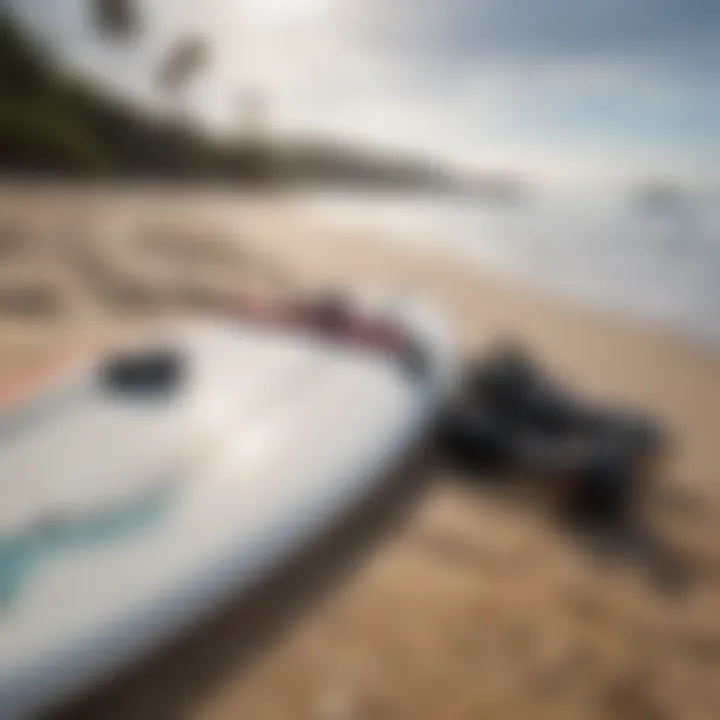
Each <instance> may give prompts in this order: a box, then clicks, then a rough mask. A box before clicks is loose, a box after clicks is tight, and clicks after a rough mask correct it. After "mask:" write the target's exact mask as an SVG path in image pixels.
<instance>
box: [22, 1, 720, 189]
mask: <svg viewBox="0 0 720 720" xmlns="http://www.w3.org/2000/svg"><path fill="white" fill-rule="evenodd" d="M10 1H11V2H14V4H15V5H16V6H17V7H18V9H20V10H21V12H22V14H23V16H24V18H25V19H26V20H27V21H28V23H30V25H31V26H32V27H33V28H34V29H35V30H36V31H37V32H38V33H40V34H42V35H43V36H44V37H46V38H47V39H48V42H49V43H50V45H51V47H52V50H53V52H56V53H57V54H58V55H59V56H62V57H63V58H64V59H65V60H66V61H69V62H71V63H73V64H74V65H76V66H80V67H81V68H83V69H84V70H86V71H87V72H89V73H90V74H92V75H94V76H96V77H98V78H100V79H101V80H102V81H103V82H105V83H106V84H109V85H111V86H112V87H114V88H116V89H117V90H118V91H120V92H123V93H129V94H131V95H132V96H135V97H137V98H138V99H140V101H142V102H146V103H149V104H156V105H157V103H158V102H159V100H158V97H157V93H156V91H155V89H154V87H153V69H154V68H155V67H157V64H158V62H159V60H160V58H161V57H162V56H163V53H165V52H166V51H167V48H168V47H169V46H170V45H171V43H172V42H173V40H174V39H177V38H178V37H182V36H183V35H186V34H188V33H192V34H201V35H202V36H203V37H206V38H207V39H208V41H209V43H210V47H211V54H210V58H209V61H208V66H207V67H206V68H205V69H204V71H203V72H202V73H201V74H199V75H198V77H197V78H196V79H195V80H194V82H193V83H192V85H191V86H189V87H188V89H187V92H186V94H185V95H184V97H183V98H182V100H180V99H178V100H176V102H183V103H185V106H186V107H189V108H190V109H191V111H192V112H193V113H194V114H195V116H196V117H197V118H198V120H199V121H201V122H203V123H206V124H208V125H209V126H210V127H212V128H214V129H216V130H219V131H223V132H230V131H235V130H236V129H237V127H238V125H239V124H240V120H241V117H242V116H241V113H239V108H240V107H242V105H241V102H240V100H239V98H241V97H244V96H245V95H246V94H247V92H248V91H252V92H257V91H260V92H262V94H263V96H264V97H266V98H267V120H268V123H269V126H270V127H271V128H272V130H273V132H275V133H277V134H278V135H289V136H296V135H305V136H307V135H314V136H318V135H320V136H331V137H334V138H340V139H345V140H347V141H352V142H354V143H359V144H363V145H366V146H370V147H382V148H389V149H391V150H392V149H394V150H396V151H401V152H423V153H425V154H428V155H431V156H433V157H438V158H441V159H445V160H447V161H449V162H451V163H453V164H455V165H456V166H458V167H462V168H467V169H471V170H474V169H478V168H482V169H486V168H490V169H501V170H510V171H515V172H519V173H523V174H525V175H528V176H531V177H537V178H538V179H545V180H547V179H550V180H553V179H554V180H557V181H558V182H565V183H577V182H588V183H593V182H603V183H607V182H612V183H617V182H621V183H625V184H627V183H631V182H634V181H637V180H642V179H644V178H646V177H648V178H650V177H653V178H654V177H663V178H665V177H666V178H668V179H670V180H677V181H680V182H685V183H690V184H693V185H695V184H697V185H700V186H703V185H712V186H713V187H720V84H719V83H718V82H717V77H716V76H717V69H718V67H720V2H718V1H717V0H138V3H139V5H140V6H141V8H140V9H141V14H142V21H143V32H142V33H141V34H140V35H139V36H138V37H137V38H134V39H133V40H131V41H127V42H114V43H107V42H105V43H103V42H100V41H99V40H98V38H97V37H96V36H95V35H94V34H93V32H92V29H91V28H90V27H89V22H88V16H87V2H88V0H10Z"/></svg>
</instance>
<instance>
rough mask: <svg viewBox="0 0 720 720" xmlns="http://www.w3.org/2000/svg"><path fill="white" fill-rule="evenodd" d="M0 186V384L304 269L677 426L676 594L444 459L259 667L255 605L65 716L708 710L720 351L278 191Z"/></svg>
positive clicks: (718, 697) (277, 635)
mask: <svg viewBox="0 0 720 720" xmlns="http://www.w3.org/2000/svg"><path fill="white" fill-rule="evenodd" d="M1 197H2V199H1V200H0V373H1V374H2V378H3V386H4V388H6V390H5V391H4V392H6V393H7V392H8V389H10V390H11V391H12V390H14V391H17V388H18V386H19V383H22V382H25V380H24V378H27V377H28V376H29V375H30V376H33V377H37V375H38V374H40V373H42V372H43V369H44V368H48V367H51V366H52V364H53V363H54V362H56V360H57V358H58V357H63V356H68V355H72V354H75V353H77V352H80V351H82V350H83V349H87V348H89V347H95V346H97V344H98V343H102V342H105V341H106V340H108V339H109V338H111V337H114V336H116V335H117V334H118V333H119V332H124V331H126V330H127V329H132V328H134V327H135V326H136V325H137V324H138V323H144V322H146V320H147V318H148V317H158V318H160V317H164V316H167V315H168V314H171V315H172V314H176V313H178V312H187V311H198V310H204V309H208V308H212V307H213V306H214V303H216V302H222V301H223V300H224V299H225V298H227V297H230V296H232V293H233V292H234V290H235V288H236V287H237V286H238V284H239V283H243V287H246V286H248V285H253V286H257V287H264V286H267V285H270V284H277V283H278V282H284V281H285V276H284V275H283V273H284V274H286V275H287V276H288V277H289V278H292V279H299V281H300V283H301V284H303V285H307V286H314V285H328V284H332V285H337V284H343V285H344V284H351V285H357V286H361V287H368V286H371V287H375V288H392V289H403V290H415V291H419V292H421V293H422V294H424V295H426V296H428V297H431V298H432V299H433V300H434V301H435V302H437V303H438V304H439V305H440V306H441V307H442V309H443V310H444V311H445V312H446V313H447V315H448V317H449V318H450V320H451V321H452V323H453V327H454V328H455V331H456V336H457V340H458V345H459V347H460V348H461V349H462V350H473V349H480V350H481V349H482V348H483V347H485V346H487V344H489V343H490V342H491V341H492V340H493V339H495V338H496V337H497V336H499V335H507V334H512V335H518V336H520V337H522V338H523V339H525V340H526V341H527V342H528V343H529V344H530V346H531V347H532V348H534V349H535V351H536V352H537V353H538V354H539V355H540V356H541V357H542V358H543V359H544V360H546V361H547V362H548V363H549V364H550V365H551V367H553V368H554V369H555V370H557V371H558V372H559V373H560V374H563V375H565V376H566V377H567V378H569V379H571V380H573V381H575V382H577V383H578V384H579V385H580V386H581V387H583V388H584V389H586V390H587V391H588V392H590V393H595V394H597V395H598V396H600V397H603V398H606V399H618V400H622V401H625V402H631V403H635V404H637V405H639V406H640V407H642V408H646V409H648V410H650V411H653V412H655V413H657V414H658V415H659V416H660V417H662V418H663V419H664V420H665V421H666V422H667V424H668V425H669V427H670V428H671V430H672V432H673V436H674V438H675V448H674V452H673V457H672V461H671V463H670V464H669V467H668V471H667V478H664V479H663V482H662V487H661V490H660V491H659V492H657V493H656V496H655V497H654V498H653V499H652V502H650V503H649V509H648V515H649V522H650V524H651V525H652V527H653V528H655V529H656V532H657V534H658V537H659V538H660V539H661V540H662V542H663V543H664V544H665V545H666V546H667V547H668V548H669V549H671V550H672V552H673V553H674V554H676V555H677V557H678V558H679V559H680V560H681V561H682V562H683V564H684V567H685V570H686V572H687V576H688V579H689V583H688V585H687V587H686V588H685V590H684V592H680V593H671V594H669V593H667V592H663V591H661V590H660V589H659V588H658V587H657V585H656V584H655V583H653V581H652V579H651V578H650V577H649V575H648V573H647V572H645V569H644V568H643V567H641V566H640V565H639V564H638V563H635V562H620V563H618V562H614V563H612V562H601V561H600V560H599V559H598V558H597V557H596V556H593V555H592V554H591V553H589V552H588V551H587V547H586V545H584V544H583V543H582V542H580V541H579V539H578V538H577V537H575V536H573V535H572V534H570V533H568V532H566V531H564V530H563V529H562V528H560V527H559V526H558V525H557V524H556V523H554V522H553V521H552V520H551V518H550V517H549V516H548V515H547V514H546V513H543V512H542V511H540V510H539V509H538V508H536V507H533V506H532V504H527V503H522V502H519V501H514V500H513V499H512V498H510V497H502V496H494V495H491V494H490V493H488V492H487V491H483V490H482V488H473V487H470V486H467V485H465V484H463V483H461V482H459V481H458V480H459V479H458V478H456V477H453V476H451V474H450V473H448V472H446V471H442V470H440V469H437V470H434V471H433V472H432V477H431V481H432V482H431V483H430V484H429V485H428V486H427V487H425V488H424V490H423V492H422V493H421V494H420V495H419V496H417V497H415V499H414V501H413V502H414V504H413V505H410V506H409V507H410V508H411V512H409V513H407V514H406V515H400V516H399V517H398V518H397V519H396V520H395V521H394V522H392V523H390V525H389V526H388V528H387V529H386V530H385V531H384V535H383V540H382V542H376V543H375V544H374V545H372V546H368V547H366V549H365V551H364V552H363V553H362V554H360V555H357V556H355V560H354V562H355V563H356V564H355V566H354V571H353V572H351V573H349V574H348V573H346V574H344V575H342V576H340V577H341V579H338V580H337V581H336V582H334V583H332V585H331V586H330V587H329V588H327V589H326V590H325V591H324V592H323V593H321V594H320V595H318V597H316V598H315V599H314V601H313V602H311V603H308V604H306V605H305V606H304V608H303V611H302V613H300V614H299V615H296V616H295V617H294V619H293V620H291V621H286V622H284V623H283V624H282V626H281V629H280V630H276V631H275V632H274V633H273V634H271V635H268V641H267V642H265V643H263V645H262V648H259V649H258V650H257V651H256V652H255V653H254V654H253V656H252V661H250V662H248V661H247V658H246V657H245V656H244V655H243V653H242V652H241V648H242V646H243V641H244V638H245V636H246V634H247V622H248V617H250V610H249V609H248V608H247V607H245V606H241V607H238V608H229V609H228V610H227V611H226V612H225V613H224V614H223V616H222V617H221V618H220V619H218V620H216V621H213V623H211V624H210V625H208V627H206V628H205V629H203V630H202V631H201V632H199V633H196V634H195V635H194V636H193V637H191V638H189V639H187V640H184V641H183V642H180V643H178V644H177V645H175V646H174V647H173V648H172V649H171V650H170V651H168V652H166V653H164V654H162V655H161V656H159V657H158V658H157V659H155V660H154V661H152V662H150V663H148V664H147V665H144V666H142V667H141V668H138V669H136V670H135V672H134V673H133V674H131V675H130V676H128V677H126V678H124V679H121V680H120V681H118V682H116V683H114V684H113V685H112V686H111V687H109V688H107V689H105V690H103V691H102V692H100V693H99V694H97V695H95V696H94V697H92V698H91V699H90V700H89V701H88V702H85V703H82V704H81V705H80V706H78V707H74V708H72V709H71V710H70V711H68V712H67V713H65V716H67V717H75V718H77V717H103V718H105V717H117V718H127V717H133V718H145V717H147V718H153V720H158V719H159V718H165V717H189V718H203V719H208V720H224V719H225V718H246V719H251V720H252V719H255V718H257V719H259V720H272V719H275V718H277V719H278V720H279V719H281V718H288V719H290V718H293V719H295V718H297V719H298V720H303V719H305V718H308V719H313V720H315V719H316V720H354V719H356V718H357V719H358V720H363V719H367V720H370V719H374V720H379V719H380V718H388V719H394V718H398V719H400V718H403V719H404V718H407V719H408V720H425V719H428V720H444V719H446V718H447V719H448V720H455V719H456V718H457V719H463V720H464V719H468V720H470V719H471V718H478V719H479V718H513V719H514V718H518V719H523V720H524V719H526V718H551V719H552V720H560V719H561V718H625V717H627V718H642V719H647V720H650V719H658V720H659V719H664V718H678V719H680V718H682V719H686V718H693V719H694V718H697V719H698V720H700V719H701V718H707V719H708V720H714V719H715V718H718V717H720V683H718V677H719V676H720V484H719V483H718V482H717V480H718V479H717V478H716V470H717V469H718V467H720V442H718V441H720V437H719V436H718V428H720V362H719V361H718V357H717V356H714V355H712V354H710V353H708V352H707V351H701V350H698V349H693V348H690V347H687V346H684V345H682V344H680V343H679V342H677V341H676V340H673V339H672V338H670V337H668V336H663V335H662V334H659V333H655V332H650V331H644V330H640V329H637V328H634V327H632V326H630V325H629V324H625V323H624V322H622V321H621V320H617V319H612V320H611V319H608V318H607V317H604V316H603V315H601V314H599V313H593V312H590V311H587V310H579V309H575V308H572V307H569V306H567V305H564V304H561V303H559V302H557V301H555V300H551V299H548V298H545V297H542V296H541V295H539V294H536V293H532V292H527V291H523V290H519V289H516V288H509V287H507V286H506V285H504V284H503V283H501V282H498V281H496V280H494V279H492V278H489V277H485V276H483V275H482V273H481V272H480V271H479V270H477V269H476V268H472V267H468V266H466V265H463V264H462V263H460V262H459V261H457V260H453V259H451V258H446V257H442V256H440V255H439V254H430V253H429V252H427V251H422V252H421V251H417V252H411V251H409V250H408V249H407V248H406V247H403V248H400V247H398V246H393V245H392V244H391V243H387V242H384V241H383V240H382V239H381V238H368V237H362V236H360V235H359V234H357V233H356V234H353V233H350V232H340V231H338V230H337V229H330V228H328V227H323V226H321V225H320V224H319V223H317V222H313V221H310V220H309V219H308V218H306V217H303V216H302V214H301V213H299V212H296V211H293V210H292V209H290V208H289V207H287V206H286V205H284V204H283V203H282V202H279V201H270V200H267V199H265V200H250V199H244V200H242V201H238V200H237V199H236V198H233V197H231V196H229V195H225V196H223V195H221V194H212V193H204V194H191V193H188V192H185V193H182V194H180V193H165V194H163V193H160V192H158V191H149V190H148V191H147V192H142V193H138V192H136V193H129V192H109V191H102V190H98V191H95V192H92V193H90V192H88V191H83V192H80V191H71V190H64V191H62V192H60V191H59V190H57V189H47V190H45V191H40V190H18V189H16V190H11V189H5V190H4V191H3V194H2V196H1ZM285 592H286V593H292V592H293V591H291V590H286V591H285ZM298 592H299V591H298ZM286 599H290V598H287V597H286ZM269 602H270V601H269V600H267V599H266V597H265V596H261V597H260V598H259V599H257V600H256V604H259V605H263V604H267V603H269ZM243 623H245V625H243ZM279 627H280V626H279Z"/></svg>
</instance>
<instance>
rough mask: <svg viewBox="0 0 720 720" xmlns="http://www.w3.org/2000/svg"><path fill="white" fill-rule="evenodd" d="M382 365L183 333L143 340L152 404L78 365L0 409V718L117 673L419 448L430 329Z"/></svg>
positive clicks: (264, 340) (433, 331) (308, 337)
mask: <svg viewBox="0 0 720 720" xmlns="http://www.w3.org/2000/svg"><path fill="white" fill-rule="evenodd" d="M395 320H396V322H398V323H401V324H402V325H403V327H404V328H405V330H406V331H407V332H409V333H411V334H412V335H413V337H414V338H415V340H417V341H418V343H419V346H420V347H421V349H422V352H423V355H424V362H423V365H422V367H421V368H420V369H418V368H417V367H409V366H408V365H407V363H406V362H405V360H406V359H404V358H402V357H399V356H396V355H394V354H393V353H392V352H379V351H378V350H377V348H375V347H366V346H364V345H363V344H362V343H352V342H345V341H343V340H337V339H332V338H327V337H320V336H317V335H316V334H313V333H307V332H303V331H302V330H301V329H300V330H292V331H287V330H279V329H277V328H274V327H264V326H262V325H257V324H255V323H245V322H236V321H234V320H217V321H196V322H193V323H187V324H183V325H180V326H177V327H175V328H172V329H170V330H168V332H167V334H166V336H164V337H162V338H155V339H154V340H153V341H152V342H151V343H146V344H148V345H149V346H152V345H153V344H157V345H158V346H159V347H163V348H168V347H172V348H174V349H175V350H176V351H177V353H178V357H180V358H181V359H182V367H183V368H184V370H185V372H184V374H183V375H182V377H181V378H180V379H179V380H178V379H176V380H175V381H174V382H169V383H168V388H165V389H164V390H163V391H161V392H152V391H151V392H133V391H127V389H123V388H120V389H118V388H117V387H114V388H113V387H108V386H106V385H104V384H103V383H102V382H100V379H101V378H102V373H101V370H100V369H99V368H98V367H96V366H94V365H90V366H88V367H84V368H81V369H79V370H77V371H76V372H74V373H72V374H70V375H68V376H66V377H64V378H63V380H62V381H58V382H56V383H55V384H54V385H52V386H51V387H49V388H48V389H47V390H46V391H45V392H44V393H42V394H40V395H38V396H37V397H36V398H34V399H33V400H32V401H30V402H28V403H25V404H24V405H22V406H20V407H17V408H14V409H12V410H10V411H8V412H6V413H5V414H3V415H0V717H2V718H5V719H7V718H15V717H26V716H27V715H28V714H32V713H33V712H36V711H38V710H42V709H43V708H45V707H47V706H48V705H49V704H52V703H54V702H56V701H58V700H61V699H63V698H65V697H67V696H69V695H72V694H74V693H76V692H78V691H80V690H83V689H85V688H87V687H88V686H89V685H91V684H92V683H94V682H97V681H99V680H101V679H103V678H104V677H107V676H108V675H109V674H110V673H111V672H112V671H114V670H116V669H117V668H118V667H120V666H122V665H125V664H127V663H129V662H131V661H132V660H134V659H136V658H137V657H139V656H140V655H142V654H143V653H145V652H146V651H148V650H149V649H151V648H153V647H155V646H156V645H158V644H159V643H161V642H162V641H163V640H166V639H168V638H169V637H170V636H171V635H172V634H173V633H176V632H177V631H179V630H181V629H182V628H184V627H185V626H187V625H189V624H190V623H192V622H193V621H194V620H197V619H198V618H199V617H200V616H201V615H202V614H203V613H207V612H208V611H210V610H211V609H212V608H213V606H215V605H216V604H217V603H218V602H220V601H221V600H222V599H224V598H226V597H227V596H230V595H234V594H238V593H242V592H243V591H244V590H246V589H248V588H250V586H252V585H253V584H254V583H256V582H257V581H258V579H259V578H261V577H262V576H264V575H267V574H268V573H271V572H272V571H273V570H275V569H277V568H278V567H279V566H280V565H281V564H282V563H283V561H284V560H286V559H288V558H289V557H290V556H291V555H292V554H293V553H294V552H296V551H297V550H298V549H299V548H300V547H301V546H302V545H303V543H306V542H308V541H309V540H310V539H312V538H315V537H317V536H318V535H319V534H320V533H322V532H323V530H324V529H325V528H326V527H327V526H328V524H329V523H331V522H332V521H333V520H334V519H335V518H337V517H338V516H339V515H340V514H341V513H342V512H343V511H344V510H348V509H350V508H351V507H352V506H353V504H354V503H356V502H358V501H359V500H360V499H361V498H362V497H363V495H366V494H367V493H368V492H369V491H370V490H371V489H372V487H373V486H374V485H375V484H376V483H377V482H378V481H379V480H380V479H381V478H383V477H384V476H385V475H387V472H388V471H389V470H391V469H392V468H393V467H394V466H396V465H397V463H398V462H399V461H400V460H401V459H402V458H403V457H404V456H405V455H407V454H408V453H410V452H411V451H412V449H413V448H414V447H415V445H416V444H417V443H418V442H419V440H420V439H421V438H422V436H423V433H424V432H425V431H426V430H427V429H428V427H429V424H430V423H431V421H432V420H433V417H434V414H435V412H436V410H437V408H438V406H439V402H440V399H441V396H442V393H443V391H444V387H445V383H446V382H447V380H448V376H449V373H451V367H450V366H451V353H450V351H449V346H448V344H447V341H446V339H445V338H444V336H443V330H442V327H441V325H440V324H439V323H438V322H437V321H436V320H434V319H431V317H430V316H429V315H428V314H427V313H425V312H424V311H422V310H421V311H419V312H415V311H412V306H408V307H406V308H404V309H402V310H396V311H395Z"/></svg>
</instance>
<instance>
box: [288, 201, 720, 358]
mask: <svg viewBox="0 0 720 720" xmlns="http://www.w3.org/2000/svg"><path fill="white" fill-rule="evenodd" d="M302 203H303V205H304V207H307V208H309V209H310V210H311V211H312V212H314V213H319V214H320V215H321V216H322V217H323V219H324V220H325V221H328V222H330V223H334V224H336V225H339V226H345V227H354V228H367V229H370V230H377V231H380V232H381V233H382V234H383V235H385V236H386V237H388V238H389V239H391V240H392V241H397V242H402V243H408V244H410V245H412V246H415V247H424V248H426V249H429V250H432V251H441V252H450V253H453V254H456V255H458V256H460V257H462V258H463V259H470V260H472V261H473V262H475V263H477V264H478V267H480V268H482V269H483V271H488V270H489V271H491V272H494V273H498V274H500V275H502V276H504V277H507V278H510V279H512V280H514V281H517V282H520V283H523V284H526V285H531V286H534V287H538V288H541V289H544V290H546V291H549V292H551V293H553V294H556V295H559V296H562V297H565V298H569V299H571V300H574V301H576V302H580V303H582V304H586V305H590V306H593V307H598V308H602V309H605V310H608V311H610V312H612V313H615V314H618V315H622V316H623V317H626V318H629V319H631V320H632V321H634V322H636V323H640V324H647V325H652V326H655V327H661V328H664V329H666V330H670V331H673V332H674V333H677V334H680V335H682V336H684V337H686V338H690V339H691V340H692V341H694V342H697V343H701V344H703V345H708V346H711V347H713V348H716V349H717V348H720V203H717V202H712V201H710V200H697V201H696V202H689V201H688V202H687V203H686V204H685V205H684V206H683V207H682V208H674V209H672V210H670V209H668V210H666V211H665V212H658V211H656V212H654V213H651V212H649V211H641V210H640V209H639V208H638V207H636V206H633V205H632V204H631V203H630V202H628V201H627V200H623V198H622V197H617V198H607V199H605V200H603V199H597V198H587V197H579V196H578V197H573V198H570V197H566V198H544V197H543V198H536V199H531V200H530V201H528V202H527V203H525V204H521V205H515V206H513V205H500V204H494V205H493V204H491V203H488V202H483V201H482V200H477V199H472V200H471V199H462V200H458V199H449V198H435V197H431V196H425V197H417V196H415V197H413V196H399V195H396V196H393V195H390V194H384V195H383V194H376V195H363V196H360V195H357V194H354V195H353V194H345V195H343V194H340V193H336V194H332V195H322V196H320V195H316V196H308V197H305V198H303V201H302Z"/></svg>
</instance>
